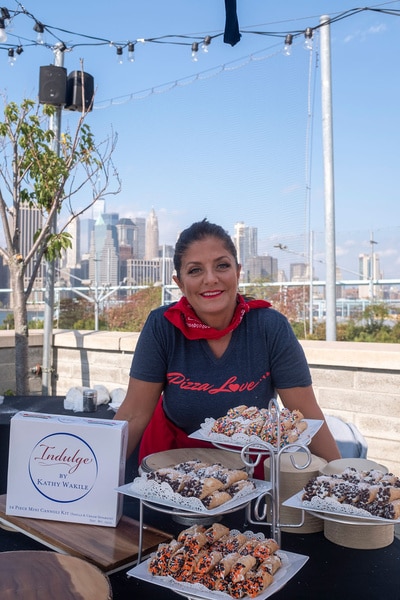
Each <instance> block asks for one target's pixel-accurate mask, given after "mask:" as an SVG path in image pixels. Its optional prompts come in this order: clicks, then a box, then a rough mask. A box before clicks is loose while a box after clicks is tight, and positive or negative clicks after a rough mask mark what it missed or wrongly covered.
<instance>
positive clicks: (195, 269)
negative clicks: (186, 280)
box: [188, 267, 200, 275]
mask: <svg viewBox="0 0 400 600" xmlns="http://www.w3.org/2000/svg"><path fill="white" fill-rule="evenodd" d="M198 273H200V267H193V268H192V269H189V271H188V274H189V275H197V274H198Z"/></svg>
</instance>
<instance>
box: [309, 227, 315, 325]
mask: <svg viewBox="0 0 400 600" xmlns="http://www.w3.org/2000/svg"><path fill="white" fill-rule="evenodd" d="M313 242H314V232H313V231H310V249H309V261H308V263H309V269H310V274H309V276H310V300H309V313H308V314H309V320H310V327H309V333H310V335H312V334H313V333H314V326H313V319H314V306H313V296H314V269H313V262H314V259H313V256H314V244H313Z"/></svg>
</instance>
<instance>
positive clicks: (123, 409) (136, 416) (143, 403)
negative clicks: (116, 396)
mask: <svg viewBox="0 0 400 600" xmlns="http://www.w3.org/2000/svg"><path fill="white" fill-rule="evenodd" d="M163 387H164V384H163V383H149V382H148V381H141V380H140V379H135V378H134V377H130V378H129V383H128V391H127V393H126V396H125V399H124V401H123V402H122V404H121V406H120V407H119V409H118V410H117V412H116V414H115V417H114V418H115V419H119V420H122V421H128V432H129V435H128V450H127V457H129V456H130V455H131V454H132V452H133V451H134V449H135V448H136V446H137V445H138V443H139V442H140V439H141V437H142V434H143V432H144V430H145V429H146V426H147V424H148V422H149V421H150V419H151V416H152V414H153V412H154V409H155V407H156V405H157V402H158V400H159V398H160V395H161V392H162V390H163Z"/></svg>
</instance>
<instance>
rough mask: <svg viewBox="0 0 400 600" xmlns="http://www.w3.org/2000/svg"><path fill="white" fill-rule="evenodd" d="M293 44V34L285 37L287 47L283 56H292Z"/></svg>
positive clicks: (284, 48) (285, 46)
mask: <svg viewBox="0 0 400 600" xmlns="http://www.w3.org/2000/svg"><path fill="white" fill-rule="evenodd" d="M292 42H293V35H292V34H291V33H288V34H287V36H286V37H285V45H284V47H283V54H284V55H285V56H290V55H291V53H292Z"/></svg>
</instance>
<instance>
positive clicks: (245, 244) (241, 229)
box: [233, 221, 258, 283]
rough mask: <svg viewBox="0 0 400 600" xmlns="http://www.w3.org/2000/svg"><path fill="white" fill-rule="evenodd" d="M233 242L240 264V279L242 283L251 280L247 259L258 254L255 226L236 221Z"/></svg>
mask: <svg viewBox="0 0 400 600" xmlns="http://www.w3.org/2000/svg"><path fill="white" fill-rule="evenodd" d="M233 243H234V244H235V248H236V252H237V257H238V262H239V264H241V265H242V270H241V274H240V280H241V282H242V283H248V282H249V281H251V279H250V266H249V260H250V259H251V258H255V257H256V256H257V255H258V233H257V227H248V226H247V225H245V224H244V222H243V221H239V222H237V223H236V224H235V234H234V236H233Z"/></svg>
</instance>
